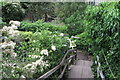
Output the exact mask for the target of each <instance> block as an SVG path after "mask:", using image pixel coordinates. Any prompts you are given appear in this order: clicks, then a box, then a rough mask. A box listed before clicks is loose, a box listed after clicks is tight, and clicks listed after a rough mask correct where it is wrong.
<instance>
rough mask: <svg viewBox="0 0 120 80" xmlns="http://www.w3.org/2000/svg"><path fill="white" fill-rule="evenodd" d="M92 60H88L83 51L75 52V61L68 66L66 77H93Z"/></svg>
mask: <svg viewBox="0 0 120 80" xmlns="http://www.w3.org/2000/svg"><path fill="white" fill-rule="evenodd" d="M92 63H93V62H92V61H89V59H88V56H87V55H86V54H83V53H77V61H76V64H75V65H71V66H70V71H69V73H68V79H71V78H76V79H77V78H84V79H85V78H91V79H92V78H93V74H92V70H91V66H92Z"/></svg>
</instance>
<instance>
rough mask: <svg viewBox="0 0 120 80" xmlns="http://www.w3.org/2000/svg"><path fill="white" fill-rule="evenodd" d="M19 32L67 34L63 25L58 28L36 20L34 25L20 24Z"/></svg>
mask: <svg viewBox="0 0 120 80" xmlns="http://www.w3.org/2000/svg"><path fill="white" fill-rule="evenodd" d="M19 30H21V31H32V32H36V31H38V32H41V31H42V30H49V31H52V32H55V31H59V32H64V33H66V32H67V27H66V26H65V25H62V26H58V25H53V24H51V23H45V22H43V21H42V20H38V21H36V22H34V23H29V22H22V23H21V26H20V27H19Z"/></svg>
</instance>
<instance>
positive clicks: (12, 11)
mask: <svg viewBox="0 0 120 80" xmlns="http://www.w3.org/2000/svg"><path fill="white" fill-rule="evenodd" d="M24 14H25V10H24V9H23V8H22V7H21V5H20V4H19V3H6V4H5V5H3V6H2V18H3V21H5V22H7V23H8V22H9V21H10V20H18V21H21V20H23V18H24Z"/></svg>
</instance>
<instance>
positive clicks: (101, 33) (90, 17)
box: [85, 2, 120, 78]
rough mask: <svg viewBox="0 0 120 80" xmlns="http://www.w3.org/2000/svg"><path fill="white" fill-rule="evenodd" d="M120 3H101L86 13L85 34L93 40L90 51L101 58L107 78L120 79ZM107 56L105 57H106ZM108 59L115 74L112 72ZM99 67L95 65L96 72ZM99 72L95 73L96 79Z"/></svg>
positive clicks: (89, 8) (88, 9)
mask: <svg viewBox="0 0 120 80" xmlns="http://www.w3.org/2000/svg"><path fill="white" fill-rule="evenodd" d="M119 6H120V2H111V3H101V4H99V5H98V6H93V7H88V8H87V10H86V13H85V15H86V16H85V17H86V19H85V23H86V24H85V25H86V27H85V32H86V33H87V39H91V40H92V43H91V44H90V45H91V47H89V50H90V51H91V52H92V53H93V54H94V56H95V57H96V55H98V56H99V57H100V63H101V65H102V67H101V69H102V70H103V73H104V75H105V77H106V78H115V77H116V78H120V74H119V73H120V70H119V69H120V66H119V65H120V62H119V61H120V60H119V57H120V55H119V53H120V47H119V46H120V42H119V41H120V31H119V27H120V24H119V23H120V7H119ZM104 55H105V56H104ZM105 57H106V59H107V60H108V63H109V65H110V68H111V70H112V72H113V74H112V73H111V72H110V70H109V67H108V65H107V64H106V60H105ZM96 68H97V65H95V64H94V71H95V69H96ZM96 73H97V72H95V77H97V75H96Z"/></svg>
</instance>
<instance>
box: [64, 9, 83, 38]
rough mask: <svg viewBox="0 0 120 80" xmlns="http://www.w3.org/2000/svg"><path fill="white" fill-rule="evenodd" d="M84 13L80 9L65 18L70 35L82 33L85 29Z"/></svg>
mask: <svg viewBox="0 0 120 80" xmlns="http://www.w3.org/2000/svg"><path fill="white" fill-rule="evenodd" d="M83 18H84V17H83V14H82V13H80V12H79V11H76V12H74V14H73V15H71V16H70V17H69V18H66V19H65V24H66V25H67V27H68V28H67V30H68V34H69V35H71V36H72V35H77V34H80V33H82V32H83V31H84V30H83Z"/></svg>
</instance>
